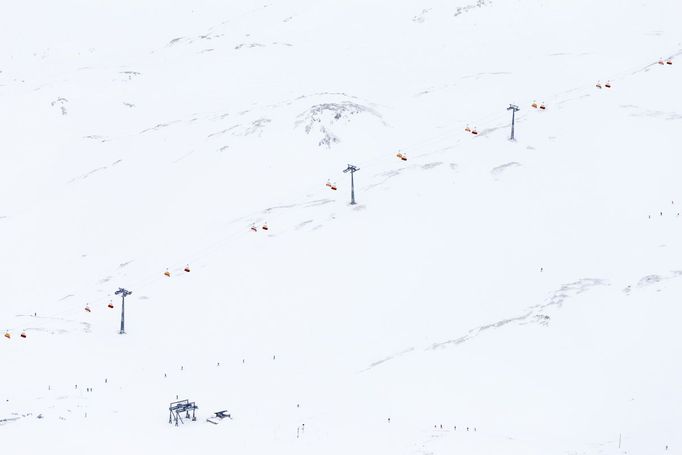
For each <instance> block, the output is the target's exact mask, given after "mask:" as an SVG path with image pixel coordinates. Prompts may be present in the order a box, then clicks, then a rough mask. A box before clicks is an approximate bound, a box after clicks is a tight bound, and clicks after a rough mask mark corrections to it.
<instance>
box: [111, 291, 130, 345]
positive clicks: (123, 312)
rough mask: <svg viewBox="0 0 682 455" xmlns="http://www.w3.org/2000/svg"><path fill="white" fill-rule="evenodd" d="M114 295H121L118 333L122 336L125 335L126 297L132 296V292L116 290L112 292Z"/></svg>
mask: <svg viewBox="0 0 682 455" xmlns="http://www.w3.org/2000/svg"><path fill="white" fill-rule="evenodd" d="M114 294H116V295H119V294H120V295H121V331H120V332H118V333H120V334H121V335H123V334H124V333H126V331H125V320H126V319H125V317H126V296H129V295H130V294H132V292H131V291H128V290H126V289H123V288H118V291H116V292H114Z"/></svg>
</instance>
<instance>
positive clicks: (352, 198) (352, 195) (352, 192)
mask: <svg viewBox="0 0 682 455" xmlns="http://www.w3.org/2000/svg"><path fill="white" fill-rule="evenodd" d="M359 170H360V168H359V167H355V166H353V165H352V164H349V165H348V167H347V168H346V169H344V171H343V172H344V174H345V173H346V172H350V205H355V181H354V179H353V174H355V173H356V172H357V171H359Z"/></svg>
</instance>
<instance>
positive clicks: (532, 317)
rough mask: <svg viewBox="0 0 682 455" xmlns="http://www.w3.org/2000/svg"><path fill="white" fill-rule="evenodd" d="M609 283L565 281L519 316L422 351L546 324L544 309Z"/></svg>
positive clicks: (401, 353)
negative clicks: (488, 333) (503, 329)
mask: <svg viewBox="0 0 682 455" xmlns="http://www.w3.org/2000/svg"><path fill="white" fill-rule="evenodd" d="M608 285H609V284H608V283H607V282H606V281H605V280H602V279H598V278H583V279H580V280H578V281H574V282H572V283H567V284H564V285H562V286H561V287H560V288H559V289H557V290H556V291H554V293H553V294H552V296H551V297H550V298H549V299H548V300H547V302H546V303H543V304H540V305H535V306H532V307H530V308H529V310H528V311H526V312H525V313H523V314H521V315H519V316H514V317H511V318H506V319H501V320H499V321H496V322H493V323H490V324H485V325H481V326H478V327H475V328H473V329H470V330H469V331H467V333H466V334H464V335H462V336H460V337H457V338H452V339H449V340H445V341H440V342H436V343H433V344H431V345H430V346H428V347H426V348H424V349H423V350H424V351H435V350H438V349H444V348H447V347H451V346H457V345H459V344H462V343H465V342H467V341H470V340H472V339H474V338H476V337H478V336H479V335H481V334H482V333H484V332H486V331H489V330H490V329H498V328H501V327H504V326H507V325H510V324H516V325H524V324H528V323H533V322H535V323H540V324H546V322H547V321H548V319H549V316H547V315H545V314H544V312H545V310H547V309H549V308H552V307H561V306H562V305H563V304H564V303H565V302H566V300H567V299H569V298H571V297H575V296H577V295H578V294H582V293H583V292H586V291H589V290H590V289H592V288H594V287H597V286H608ZM415 350H416V348H414V347H411V348H408V349H405V350H403V351H401V352H400V353H398V354H395V355H392V356H388V357H386V358H384V359H381V360H378V361H376V362H372V363H371V364H370V365H369V366H368V367H367V368H365V369H364V370H362V371H367V370H370V369H372V368H374V367H377V366H379V365H382V364H385V363H386V362H388V361H390V360H394V359H396V358H398V357H401V356H403V355H405V354H408V353H410V352H413V351H415Z"/></svg>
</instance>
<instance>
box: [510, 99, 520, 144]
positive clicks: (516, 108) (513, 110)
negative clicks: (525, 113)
mask: <svg viewBox="0 0 682 455" xmlns="http://www.w3.org/2000/svg"><path fill="white" fill-rule="evenodd" d="M507 110H508V111H512V132H511V137H510V138H509V140H510V141H513V140H515V139H514V119H515V117H516V111H518V110H519V107H518V106H517V105H515V104H510V105H509V107H508V108H507Z"/></svg>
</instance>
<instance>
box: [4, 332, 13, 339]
mask: <svg viewBox="0 0 682 455" xmlns="http://www.w3.org/2000/svg"><path fill="white" fill-rule="evenodd" d="M5 338H7V339H8V340H9V339H10V338H12V335H11V334H10V333H9V332H5Z"/></svg>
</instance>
